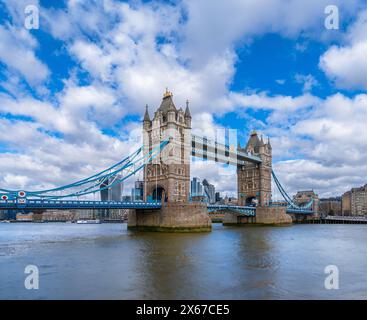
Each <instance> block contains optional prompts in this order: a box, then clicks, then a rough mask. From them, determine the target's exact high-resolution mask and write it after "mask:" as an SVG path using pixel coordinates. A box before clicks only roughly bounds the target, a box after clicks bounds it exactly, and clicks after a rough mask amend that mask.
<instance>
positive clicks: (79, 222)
mask: <svg viewBox="0 0 367 320" xmlns="http://www.w3.org/2000/svg"><path fill="white" fill-rule="evenodd" d="M76 223H78V224H99V223H101V220H99V219H95V220H77V221H76Z"/></svg>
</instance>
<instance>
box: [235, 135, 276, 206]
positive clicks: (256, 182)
mask: <svg viewBox="0 0 367 320" xmlns="http://www.w3.org/2000/svg"><path fill="white" fill-rule="evenodd" d="M239 150H240V151H242V152H246V153H250V154H253V155H257V156H259V157H260V158H261V160H262V163H260V164H254V163H249V162H246V163H245V165H238V166H237V190H238V204H239V205H250V204H253V203H257V204H258V205H260V206H266V205H268V204H269V202H270V201H271V170H272V147H271V145H270V141H269V139H268V141H267V143H265V142H264V141H263V138H262V137H261V138H259V137H258V135H257V133H256V131H253V132H252V133H251V136H250V139H249V140H248V142H247V145H246V147H245V148H241V147H240V146H239Z"/></svg>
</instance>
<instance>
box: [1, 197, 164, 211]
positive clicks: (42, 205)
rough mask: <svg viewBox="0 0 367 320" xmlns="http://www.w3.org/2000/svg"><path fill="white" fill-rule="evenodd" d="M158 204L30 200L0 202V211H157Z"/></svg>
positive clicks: (159, 206)
mask: <svg viewBox="0 0 367 320" xmlns="http://www.w3.org/2000/svg"><path fill="white" fill-rule="evenodd" d="M161 206H162V205H161V203H160V202H124V201H79V200H32V199H27V201H25V203H19V202H17V201H16V200H7V201H4V200H1V201H0V209H2V210H12V209H25V210H40V209H159V208H161Z"/></svg>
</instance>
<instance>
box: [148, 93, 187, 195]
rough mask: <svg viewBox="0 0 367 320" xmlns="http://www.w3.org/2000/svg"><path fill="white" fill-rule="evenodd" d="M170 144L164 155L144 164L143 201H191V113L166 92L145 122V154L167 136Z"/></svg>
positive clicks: (164, 150)
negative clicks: (155, 109)
mask: <svg viewBox="0 0 367 320" xmlns="http://www.w3.org/2000/svg"><path fill="white" fill-rule="evenodd" d="M169 138H171V139H170V143H169V144H168V146H167V147H165V148H164V149H163V150H162V152H161V154H160V155H159V156H158V157H156V158H155V159H153V160H152V161H151V163H149V164H147V165H146V166H145V167H144V189H145V192H144V200H145V201H150V200H158V201H161V200H162V199H163V200H164V202H188V201H189V192H190V189H189V186H190V157H191V114H190V110H189V106H188V103H187V104H186V110H185V111H183V110H182V108H180V109H177V108H176V106H175V104H174V103H173V100H172V93H171V92H169V91H166V92H165V93H164V95H163V99H162V102H161V105H160V106H159V108H158V109H157V111H156V112H155V113H154V117H153V119H152V120H150V116H149V113H148V109H147V110H146V111H145V115H144V121H143V145H144V147H143V148H144V154H146V153H148V152H149V151H151V150H152V149H154V148H156V147H158V146H159V144H160V143H161V142H162V141H164V140H165V139H169Z"/></svg>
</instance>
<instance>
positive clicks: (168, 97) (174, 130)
mask: <svg viewBox="0 0 367 320" xmlns="http://www.w3.org/2000/svg"><path fill="white" fill-rule="evenodd" d="M166 139H170V142H169V144H168V145H167V146H166V147H165V148H164V149H163V150H162V151H161V152H160V154H159V155H158V156H157V157H155V158H154V159H153V160H152V161H151V162H150V163H148V164H147V165H145V167H144V201H159V202H161V204H162V207H161V209H158V210H144V209H134V210H130V212H129V214H128V228H129V229H135V230H142V231H144V230H147V231H165V232H177V231H178V232H197V231H210V230H211V220H210V218H209V216H208V213H207V206H206V204H205V203H202V202H190V201H189V200H190V198H189V197H190V189H189V187H190V159H191V149H192V146H191V140H192V139H191V114H190V110H189V106H188V102H186V110H185V111H183V109H182V108H180V109H177V108H176V106H175V104H174V103H173V99H172V93H171V92H169V91H167V90H166V92H165V93H164V95H163V99H162V102H161V105H160V106H159V108H158V109H157V111H156V112H155V113H154V116H153V119H150V116H149V113H148V108H147V109H146V111H145V115H144V119H143V152H144V154H147V153H149V151H150V150H153V149H154V148H156V147H158V146H159V145H160V143H161V142H162V141H164V140H166Z"/></svg>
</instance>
